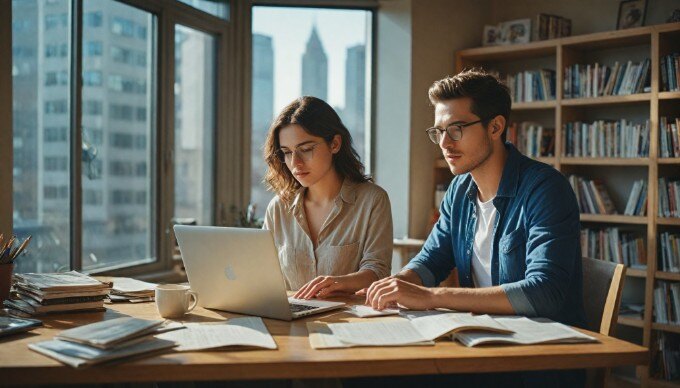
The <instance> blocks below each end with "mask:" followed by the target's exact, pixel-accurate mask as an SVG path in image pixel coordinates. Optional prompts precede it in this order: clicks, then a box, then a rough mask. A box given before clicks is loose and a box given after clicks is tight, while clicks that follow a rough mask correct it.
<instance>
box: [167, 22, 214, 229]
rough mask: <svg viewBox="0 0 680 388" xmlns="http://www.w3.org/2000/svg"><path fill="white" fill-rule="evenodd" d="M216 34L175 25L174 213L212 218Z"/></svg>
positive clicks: (209, 221) (200, 219)
mask: <svg viewBox="0 0 680 388" xmlns="http://www.w3.org/2000/svg"><path fill="white" fill-rule="evenodd" d="M215 51H216V49H215V38H213V37H212V36H210V35H207V34H205V33H202V32H199V31H196V30H193V29H191V28H188V27H184V26H180V25H178V26H177V27H176V28H175V213H174V216H175V217H176V218H191V219H194V220H196V222H197V223H198V224H199V225H201V224H202V225H210V224H212V223H213V216H212V215H213V180H214V151H213V149H214V144H215V142H214V138H215V103H214V101H215V81H216V80H215Z"/></svg>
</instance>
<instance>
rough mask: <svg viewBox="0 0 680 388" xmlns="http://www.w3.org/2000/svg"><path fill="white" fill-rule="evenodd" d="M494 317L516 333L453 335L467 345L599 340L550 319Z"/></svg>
mask: <svg viewBox="0 0 680 388" xmlns="http://www.w3.org/2000/svg"><path fill="white" fill-rule="evenodd" d="M494 319H495V320H496V321H497V322H498V323H500V324H502V325H503V326H505V327H507V328H509V329H511V330H512V331H513V332H514V333H511V334H502V333H481V332H472V333H469V332H468V333H455V334H453V336H452V337H453V338H455V339H457V340H458V341H460V342H461V343H462V344H463V345H465V346H477V345H482V344H498V343H506V344H517V345H532V344H540V343H581V342H597V340H596V339H595V338H593V337H591V336H589V335H585V334H583V333H581V332H579V331H577V330H574V329H572V328H570V327H569V326H566V325H563V324H561V323H559V322H553V321H551V320H548V319H541V318H536V319H529V318H526V317H495V318H494Z"/></svg>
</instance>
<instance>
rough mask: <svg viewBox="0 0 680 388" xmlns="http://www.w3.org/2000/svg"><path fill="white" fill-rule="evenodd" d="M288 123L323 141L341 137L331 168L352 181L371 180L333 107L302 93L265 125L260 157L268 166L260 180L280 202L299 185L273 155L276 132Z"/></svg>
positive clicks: (275, 152)
mask: <svg viewBox="0 0 680 388" xmlns="http://www.w3.org/2000/svg"><path fill="white" fill-rule="evenodd" d="M291 124H297V125H299V126H301V127H302V128H303V129H304V130H305V131H306V132H307V133H309V134H310V135H312V136H318V137H321V138H323V139H324V140H325V141H326V142H327V143H329V142H330V141H332V140H333V138H334V137H335V135H340V137H341V138H342V143H341V145H340V150H339V151H338V152H337V153H336V154H334V155H333V167H334V168H335V171H337V172H338V174H340V176H342V177H343V178H345V179H349V180H350V181H352V182H357V183H361V182H367V181H370V180H371V178H370V177H369V176H367V175H364V164H363V163H361V160H359V154H357V152H356V150H354V147H353V146H352V135H350V133H349V131H348V130H347V128H346V127H345V125H344V124H343V123H342V120H340V117H339V116H338V114H337V113H336V112H335V110H333V108H331V106H330V105H328V104H327V103H326V102H325V101H323V100H321V99H319V98H316V97H311V96H304V97H300V98H298V99H296V100H295V101H293V102H291V103H290V104H288V105H287V106H286V107H285V108H283V110H282V111H281V113H279V115H278V116H277V117H276V119H275V120H274V122H273V123H272V125H271V126H270V127H269V133H268V134H267V140H266V141H265V143H264V159H265V161H266V162H267V166H268V168H267V173H266V174H265V176H264V183H265V184H266V185H267V189H268V190H270V191H273V192H275V193H277V194H278V195H279V196H280V197H281V199H283V200H284V201H291V200H292V199H293V196H294V195H295V192H296V191H297V190H298V189H299V188H300V186H301V185H300V183H299V182H298V181H297V180H296V179H295V177H294V176H293V174H292V173H291V172H290V170H289V169H288V167H287V166H286V165H285V163H284V162H282V161H281V159H280V158H279V157H278V155H277V152H278V151H279V149H280V148H281V144H280V143H279V132H280V131H281V129H283V128H284V127H287V126H288V125H291Z"/></svg>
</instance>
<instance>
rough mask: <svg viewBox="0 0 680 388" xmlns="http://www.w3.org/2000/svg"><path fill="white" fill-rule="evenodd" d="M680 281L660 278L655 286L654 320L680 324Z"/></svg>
mask: <svg viewBox="0 0 680 388" xmlns="http://www.w3.org/2000/svg"><path fill="white" fill-rule="evenodd" d="M679 298H680V283H678V282H666V281H663V280H660V281H658V282H657V283H656V287H654V321H656V322H658V323H665V324H680V299H679Z"/></svg>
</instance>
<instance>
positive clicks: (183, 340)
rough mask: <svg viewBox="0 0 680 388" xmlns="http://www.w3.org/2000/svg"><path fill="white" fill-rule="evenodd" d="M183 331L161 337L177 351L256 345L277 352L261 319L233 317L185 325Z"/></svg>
mask: <svg viewBox="0 0 680 388" xmlns="http://www.w3.org/2000/svg"><path fill="white" fill-rule="evenodd" d="M184 326H185V328H184V329H182V330H176V331H171V332H168V333H163V334H159V335H157V336H156V338H160V339H163V340H168V341H173V342H175V343H176V344H177V347H176V348H175V350H177V351H180V352H190V351H195V350H204V349H214V348H221V347H225V346H256V347H260V348H265V349H276V342H274V338H273V337H272V336H271V334H269V331H268V330H267V327H266V326H265V325H264V322H263V321H262V318H260V317H244V318H232V319H229V320H228V321H226V322H219V323H186V324H185V325H184Z"/></svg>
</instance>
